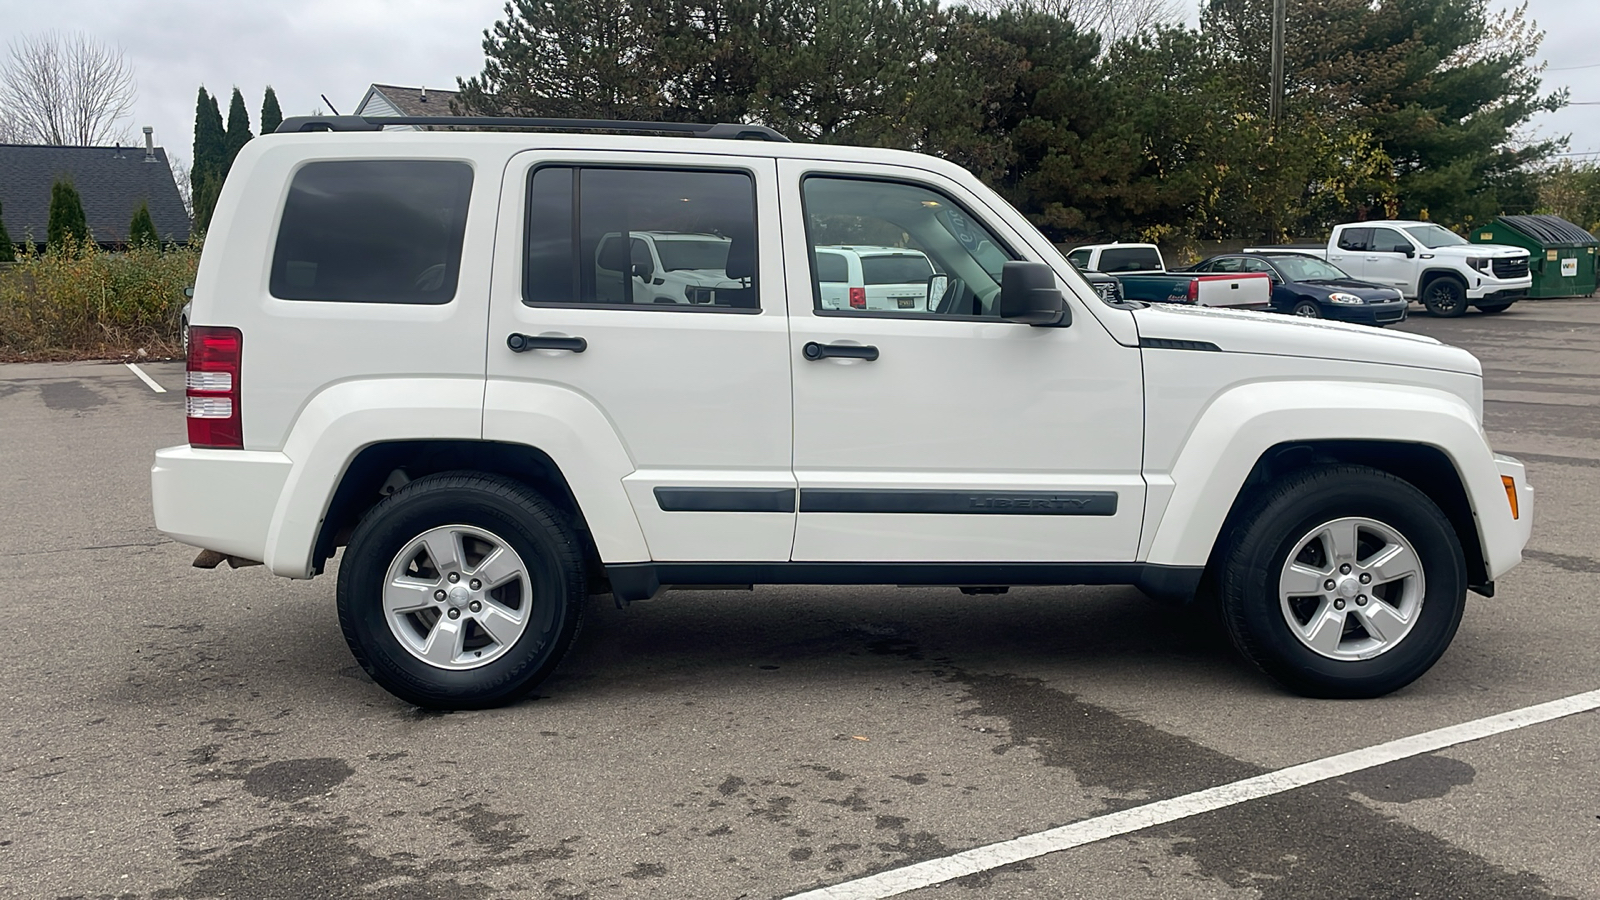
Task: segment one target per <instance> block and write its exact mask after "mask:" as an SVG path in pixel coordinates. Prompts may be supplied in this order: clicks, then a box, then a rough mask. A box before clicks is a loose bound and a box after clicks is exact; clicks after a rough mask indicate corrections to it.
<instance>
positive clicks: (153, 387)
mask: <svg viewBox="0 0 1600 900" xmlns="http://www.w3.org/2000/svg"><path fill="white" fill-rule="evenodd" d="M123 365H125V366H127V367H128V371H130V372H132V373H133V374H135V375H137V376H139V380H140V381H142V382H144V383H145V384H148V385H150V390H152V391H155V392H156V393H158V394H165V393H166V392H167V389H166V388H164V387H162V386H161V385H159V384H156V380H155V379H154V378H151V377H150V376H149V375H146V374H145V373H144V370H143V369H141V368H139V367H138V366H136V365H134V364H133V363H123Z"/></svg>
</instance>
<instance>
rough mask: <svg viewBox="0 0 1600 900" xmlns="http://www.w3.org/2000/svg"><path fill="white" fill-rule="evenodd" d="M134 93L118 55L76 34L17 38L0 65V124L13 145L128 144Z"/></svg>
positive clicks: (129, 70)
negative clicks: (115, 142) (114, 142)
mask: <svg viewBox="0 0 1600 900" xmlns="http://www.w3.org/2000/svg"><path fill="white" fill-rule="evenodd" d="M136 93H137V91H136V88H135V83H134V77H133V66H132V65H130V64H129V63H128V61H127V60H126V59H125V58H124V57H123V55H122V51H120V50H118V49H115V48H113V47H107V46H105V45H103V44H100V43H97V42H95V41H94V40H92V39H91V38H90V37H89V36H88V35H85V34H82V33H78V32H71V33H64V32H55V31H49V32H45V33H43V34H36V35H25V36H22V37H19V38H17V39H16V40H14V41H12V42H11V46H10V50H9V53H8V54H7V56H6V59H5V61H4V63H3V64H0V122H4V123H5V130H6V131H7V132H8V134H7V135H6V139H7V140H9V141H12V142H16V143H24V144H56V145H72V146H80V147H88V146H95V145H101V144H107V143H110V142H112V141H114V140H116V141H123V142H126V141H127V140H128V133H127V129H126V126H125V124H124V121H123V120H124V119H126V118H127V116H128V114H129V113H130V112H131V111H132V110H133V100H134V97H135V95H136Z"/></svg>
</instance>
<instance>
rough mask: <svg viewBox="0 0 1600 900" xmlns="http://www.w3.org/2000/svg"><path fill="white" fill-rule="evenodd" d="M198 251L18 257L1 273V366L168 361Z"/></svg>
mask: <svg viewBox="0 0 1600 900" xmlns="http://www.w3.org/2000/svg"><path fill="white" fill-rule="evenodd" d="M199 261H200V250H199V248H198V247H193V248H190V247H167V248H164V249H157V248H155V247H139V248H135V249H131V250H126V251H115V252H111V251H105V250H100V249H99V248H97V247H95V246H94V245H93V244H85V245H82V246H80V247H77V248H72V249H68V250H58V249H56V248H52V249H50V250H48V251H46V252H43V253H35V252H25V253H22V254H19V256H18V262H17V263H16V265H14V266H5V267H3V268H0V361H7V362H17V361H30V362H37V361H46V360H67V359H123V358H129V357H164V356H175V355H177V354H178V352H179V347H180V339H179V335H178V313H179V311H180V310H181V309H182V308H183V304H184V302H185V299H184V296H183V289H184V288H186V287H188V286H189V285H191V284H193V283H194V273H195V268H196V266H198V264H199Z"/></svg>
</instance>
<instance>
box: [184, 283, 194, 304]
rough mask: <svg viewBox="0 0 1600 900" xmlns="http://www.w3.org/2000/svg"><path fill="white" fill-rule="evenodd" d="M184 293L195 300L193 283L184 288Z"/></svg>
mask: <svg viewBox="0 0 1600 900" xmlns="http://www.w3.org/2000/svg"><path fill="white" fill-rule="evenodd" d="M183 295H184V296H185V297H188V298H189V299H190V300H193V299H194V285H192V284H191V285H189V286H188V287H186V288H184V289H183Z"/></svg>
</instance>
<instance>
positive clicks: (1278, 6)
mask: <svg viewBox="0 0 1600 900" xmlns="http://www.w3.org/2000/svg"><path fill="white" fill-rule="evenodd" d="M1288 7H1289V0H1272V97H1271V98H1270V99H1269V100H1268V101H1267V109H1268V111H1269V114H1270V115H1271V117H1272V130H1273V131H1277V130H1278V125H1279V124H1280V123H1282V122H1283V20H1284V19H1285V18H1286V17H1287V16H1288Z"/></svg>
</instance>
